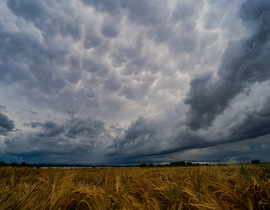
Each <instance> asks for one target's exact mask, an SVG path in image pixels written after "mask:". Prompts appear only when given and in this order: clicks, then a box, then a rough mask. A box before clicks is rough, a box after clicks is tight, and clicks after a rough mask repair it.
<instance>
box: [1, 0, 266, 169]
mask: <svg viewBox="0 0 270 210" xmlns="http://www.w3.org/2000/svg"><path fill="white" fill-rule="evenodd" d="M234 2H237V3H229V2H228V1H225V0H224V1H223V0H222V1H213V2H206V1H201V2H198V1H193V0H191V1H190V0H181V1H159V0H158V1H155V0H149V1H148V0H138V1H133V0H127V1H122V0H115V1H111V0H105V1H95V0H78V1H72V3H70V2H66V1H62V0H60V1H58V0H50V1H47V0H40V1H31V0H23V1H20V0H4V1H2V2H1V3H0V4H1V6H2V5H3V7H2V8H1V7H0V11H1V12H2V11H3V10H4V12H5V13H2V16H1V12H0V22H1V23H0V28H1V30H0V46H1V48H0V75H1V77H0V85H1V88H2V89H4V88H6V90H7V91H5V90H3V93H5V92H7V94H6V96H8V97H6V98H4V99H5V102H1V103H2V104H5V106H6V107H9V105H10V106H11V107H12V106H13V104H14V103H18V104H19V105H15V106H20V105H21V106H25V107H21V109H20V110H24V112H20V113H19V114H20V119H19V117H18V118H17V119H14V121H15V123H16V126H21V127H22V129H23V128H25V127H23V125H26V126H28V127H27V128H25V130H20V131H19V130H18V131H15V132H10V131H13V130H14V129H15V125H14V122H13V121H12V120H10V119H9V118H8V117H7V116H5V115H3V114H1V115H0V119H1V118H2V120H1V121H2V122H1V123H2V124H0V128H1V126H2V127H3V128H4V127H5V126H6V127H5V131H2V130H1V133H0V134H1V135H3V137H1V141H0V144H2V145H0V148H1V150H0V153H1V152H2V153H1V156H3V155H4V153H6V155H7V156H8V157H17V158H22V159H23V158H25V159H27V160H29V161H32V162H33V161H34V162H39V161H43V162H44V161H47V162H51V161H54V160H59V162H61V161H66V162H75V161H79V162H82V161H88V162H98V161H100V162H102V161H103V163H104V162H106V161H111V162H114V163H116V164H117V163H120V162H121V163H134V162H136V161H137V162H140V161H143V160H149V161H151V160H154V159H155V158H158V157H167V156H168V157H174V155H177V154H182V153H183V154H189V153H188V152H190V153H192V151H196V152H198V156H196V155H194V154H191V156H190V159H192V157H196V158H199V157H205V160H209V159H211V158H212V159H215V157H218V158H220V159H222V160H224V161H225V159H226V155H227V157H228V156H230V157H234V158H235V159H237V160H240V159H241V158H247V157H248V156H246V153H243V154H241V155H242V156H241V157H240V156H237V154H236V153H237V152H236V150H235V151H232V149H231V148H230V147H229V146H228V150H227V151H226V152H224V153H223V154H224V156H222V155H218V154H217V153H214V152H213V151H214V150H215V149H216V150H219V151H221V149H220V148H222V145H223V146H224V145H226V144H228V143H230V142H231V144H234V143H235V142H236V143H235V144H239V145H240V143H239V141H242V140H245V141H246V139H250V140H252V139H253V138H260V137H263V136H266V135H267V134H269V128H268V126H267V125H268V124H269V123H270V122H269V113H268V112H267V110H268V109H269V103H268V102H269V100H268V102H267V100H266V101H264V103H261V104H260V105H261V106H260V107H259V108H258V106H257V107H256V108H255V105H254V107H252V106H253V105H252V103H253V101H254V100H255V99H254V98H256V97H254V98H251V99H250V100H249V101H248V102H247V103H250V104H251V105H250V104H249V106H248V108H249V109H248V110H243V109H241V108H239V104H240V103H241V102H242V101H241V100H242V99H241V98H240V99H236V96H239V94H240V93H243V92H245V91H246V92H247V93H248V94H246V95H245V96H243V97H246V98H249V91H250V89H252V88H253V86H252V85H255V84H259V85H258V86H260V85H261V84H260V83H261V82H263V81H265V80H268V79H269V67H268V66H270V65H269V64H270V61H269V59H268V58H269V54H270V53H269V52H270V49H269V46H270V44H269V41H268V40H269V32H270V30H269V27H268V26H269V3H268V2H267V1H246V2H245V3H244V4H243V5H242V6H241V7H240V10H239V12H238V13H239V17H240V18H238V19H235V13H236V10H237V8H238V5H239V3H240V2H242V1H234ZM3 8H4V9H3ZM5 8H6V9H5ZM231 8H233V9H234V12H231V10H230V9H231ZM2 20H3V22H2ZM240 20H241V21H242V23H239V21H240ZM242 24H244V25H245V27H246V31H244V30H243V31H241V29H239V30H238V31H237V30H236V32H235V28H238V27H239V26H240V25H241V27H243V26H242ZM241 27H240V28H241ZM2 29H3V30H2ZM238 32H240V34H241V33H242V32H243V34H241V35H239V34H237V33H238ZM235 34H236V35H237V36H236V37H237V38H238V37H241V39H240V38H238V39H239V40H236V39H235V38H234V35H235ZM243 37H245V38H243ZM228 40H232V41H231V42H229V41H228ZM226 43H227V47H226V50H225V52H224V53H223V49H224V48H225V47H224V45H225V44H226ZM222 54H223V57H222V60H221V61H220V57H221V55H222ZM219 63H221V64H220V66H219V67H217V65H218V64H219ZM216 69H218V71H217V72H216ZM202 72H203V73H202ZM216 73H217V74H216ZM198 75H199V76H198ZM194 76H195V78H194ZM190 81H191V82H190ZM188 83H190V89H189V93H187V91H188ZM265 86H267V85H265ZM265 86H264V88H265ZM268 86H269V85H268ZM268 86H267V87H268ZM257 88H258V87H257ZM258 92H259V94H260V93H262V91H261V92H260V91H258ZM1 93H2V92H1ZM9 93H10V95H8V94H9ZM185 95H186V98H185V103H186V105H187V106H186V105H185V104H184V103H183V98H184V97H185ZM243 95H244V94H243ZM265 95H266V94H264V96H265ZM4 97H5V96H4ZM8 98H12V100H11V99H8ZM0 100H2V99H0ZM9 100H10V101H9ZM179 101H180V102H179ZM28 105H29V106H28ZM230 106H234V107H233V108H234V109H233V112H234V113H236V114H235V115H236V116H234V117H232V116H231V115H230V113H229V114H228V113H227V111H228V107H230ZM243 107H244V106H243ZM187 108H189V110H187ZM1 109H2V108H1V106H0V110H1ZM2 110H3V109H2ZM26 110H28V111H26ZM30 110H35V112H33V111H30ZM239 110H240V111H239ZM3 111H4V110H3ZM8 111H10V108H8ZM11 111H12V109H11ZM27 112H28V113H27ZM29 112H31V113H32V115H30V114H29ZM225 112H226V113H225ZM228 112H229V111H228ZM239 112H241V114H239ZM16 113H18V112H16ZM222 113H225V115H226V116H223V115H221V114H222ZM7 115H8V116H9V113H8V114H7ZM138 116H143V117H138ZM27 118H28V119H27ZM40 118H42V119H40ZM98 119H99V120H98ZM17 121H18V122H19V123H18V124H20V125H18V124H17ZM4 122H5V123H4ZM25 122H30V123H27V124H25ZM249 122H252V125H250V124H248V123H249ZM12 123H13V124H12ZM118 123H119V124H118ZM7 125H9V127H8V126H7ZM116 125H117V126H116ZM106 126H108V127H109V129H108V128H107V127H106ZM21 127H20V129H21ZM200 128H204V129H200ZM7 134H8V135H7ZM4 135H5V136H4ZM262 142H263V145H264V148H267V147H268V145H267V144H266V143H265V141H262ZM2 148H4V149H2ZM218 148H219V149H218ZM5 151H6V152H5ZM179 151H181V152H179ZM208 151H209V152H210V153H209V154H213V157H210V155H209V156H207V155H205V153H207V152H208ZM39 154H40V155H39ZM192 155H193V156H192ZM244 156H245V157H244ZM61 157H62V158H63V159H64V160H60V159H61ZM175 157H176V156H175ZM180 157H183V158H184V157H185V156H180ZM58 158H59V159H58ZM176 158H177V157H176Z"/></svg>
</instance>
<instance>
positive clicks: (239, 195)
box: [0, 165, 270, 210]
mask: <svg viewBox="0 0 270 210" xmlns="http://www.w3.org/2000/svg"><path fill="white" fill-rule="evenodd" d="M269 167H270V166H265V167H264V168H261V167H260V166H257V165H248V166H247V167H245V168H241V166H239V165H238V166H237V165H234V166H211V167H210V166H209V167H206V166H197V167H173V168H128V169H127V168H119V169H110V168H108V169H68V170H67V169H31V168H0V209H3V210H4V209H31V210H32V209H53V210H55V209H94V210H98V209H270V179H269V178H270V177H269V174H268V172H269Z"/></svg>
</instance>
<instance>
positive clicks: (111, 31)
mask: <svg viewBox="0 0 270 210" xmlns="http://www.w3.org/2000/svg"><path fill="white" fill-rule="evenodd" d="M101 32H102V34H103V35H104V36H105V37H106V38H115V37H117V36H118V33H119V31H118V29H117V28H116V26H115V25H113V23H112V22H111V23H110V22H105V23H103V25H102V28H101Z"/></svg>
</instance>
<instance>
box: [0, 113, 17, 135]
mask: <svg viewBox="0 0 270 210" xmlns="http://www.w3.org/2000/svg"><path fill="white" fill-rule="evenodd" d="M14 129H15V125H14V121H13V120H10V119H9V118H8V117H7V116H6V115H4V114H2V113H0V135H7V133H8V132H11V131H12V130H14Z"/></svg>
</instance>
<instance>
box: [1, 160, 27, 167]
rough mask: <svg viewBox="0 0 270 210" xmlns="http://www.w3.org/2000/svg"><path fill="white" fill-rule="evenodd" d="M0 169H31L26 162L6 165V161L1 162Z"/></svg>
mask: <svg viewBox="0 0 270 210" xmlns="http://www.w3.org/2000/svg"><path fill="white" fill-rule="evenodd" d="M0 167H30V165H28V164H27V163H26V162H22V163H21V164H19V163H15V162H13V163H5V162H4V161H1V162H0Z"/></svg>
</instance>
